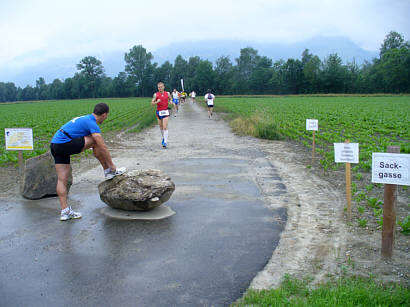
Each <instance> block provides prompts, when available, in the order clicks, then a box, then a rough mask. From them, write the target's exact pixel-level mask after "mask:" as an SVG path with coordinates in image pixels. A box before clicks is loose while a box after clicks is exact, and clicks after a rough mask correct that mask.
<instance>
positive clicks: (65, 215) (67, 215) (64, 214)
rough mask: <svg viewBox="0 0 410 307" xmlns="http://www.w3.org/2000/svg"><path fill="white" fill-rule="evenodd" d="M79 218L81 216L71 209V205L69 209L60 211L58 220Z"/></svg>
mask: <svg viewBox="0 0 410 307" xmlns="http://www.w3.org/2000/svg"><path fill="white" fill-rule="evenodd" d="M80 218H81V213H80V212H75V211H74V210H73V209H71V207H69V210H64V211H61V215H60V221H68V220H71V219H80Z"/></svg>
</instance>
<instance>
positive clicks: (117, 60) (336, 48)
mask: <svg viewBox="0 0 410 307" xmlns="http://www.w3.org/2000/svg"><path fill="white" fill-rule="evenodd" d="M245 47H252V48H254V49H256V50H257V51H258V54H259V55H261V56H267V57H269V58H271V59H272V60H273V61H274V62H275V61H277V60H280V59H283V60H285V61H286V60H287V59H288V58H294V59H300V58H301V56H302V52H303V51H304V50H305V49H309V52H310V53H312V54H314V55H317V56H319V58H320V59H321V60H323V59H324V58H325V57H327V56H329V54H332V53H337V54H338V55H339V56H340V57H341V59H342V60H343V62H344V63H347V62H351V61H353V59H354V60H355V61H356V63H357V64H362V63H364V62H365V61H371V60H372V58H374V57H376V56H377V55H378V51H368V50H364V49H362V48H360V47H359V46H358V45H357V44H355V43H354V42H352V41H351V40H350V39H348V38H346V37H323V36H316V37H313V38H310V39H307V40H304V41H301V42H297V43H290V44H284V43H260V42H252V41H246V40H201V41H188V42H184V43H181V42H176V43H172V44H169V45H167V46H164V47H161V48H158V49H157V50H155V51H151V53H152V54H153V56H154V59H153V62H156V63H158V64H159V65H161V64H162V63H164V62H165V61H169V62H171V63H174V60H175V58H176V57H177V56H178V55H179V54H180V55H182V56H183V57H184V58H185V59H186V60H188V59H189V57H191V56H199V57H200V58H201V59H206V60H209V61H211V62H213V63H215V61H216V60H217V59H218V58H219V57H221V56H228V57H229V58H230V59H231V61H232V63H235V58H237V57H239V55H240V49H242V48H245ZM148 51H149V50H148ZM125 52H128V50H126V51H111V52H99V53H98V55H93V54H84V55H83V56H77V57H66V58H54V59H50V60H48V61H45V62H43V63H40V64H37V65H33V66H31V67H27V68H26V69H22V70H20V71H18V70H17V71H10V70H6V69H3V71H2V70H1V68H0V82H14V83H15V84H16V86H20V87H25V86H26V85H31V86H33V85H35V83H36V80H37V79H38V78H40V77H43V78H44V79H45V80H46V83H51V82H52V81H53V80H54V79H56V78H57V79H62V80H63V79H66V78H69V77H72V76H74V74H75V72H76V71H77V70H76V64H77V63H79V62H80V60H81V59H82V58H83V57H85V56H88V55H92V56H95V57H97V58H98V59H99V60H101V61H102V64H103V66H104V68H105V72H106V75H107V76H109V77H115V76H117V75H118V73H119V72H121V71H124V70H125V61H124V54H125Z"/></svg>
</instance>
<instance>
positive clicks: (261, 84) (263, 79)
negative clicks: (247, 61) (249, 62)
mask: <svg viewBox="0 0 410 307" xmlns="http://www.w3.org/2000/svg"><path fill="white" fill-rule="evenodd" d="M272 74H273V70H272V60H271V59H269V58H268V57H266V56H262V57H258V59H257V62H256V66H255V69H254V70H253V71H252V74H251V75H250V78H249V89H250V91H251V93H253V94H268V93H269V92H270V88H269V80H270V79H271V78H272Z"/></svg>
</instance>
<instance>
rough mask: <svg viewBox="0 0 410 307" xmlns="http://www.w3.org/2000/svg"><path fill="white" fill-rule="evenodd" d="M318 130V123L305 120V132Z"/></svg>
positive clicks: (312, 120)
mask: <svg viewBox="0 0 410 307" xmlns="http://www.w3.org/2000/svg"><path fill="white" fill-rule="evenodd" d="M318 129H319V121H318V120H317V119H307V120H306V130H313V131H317V130H318Z"/></svg>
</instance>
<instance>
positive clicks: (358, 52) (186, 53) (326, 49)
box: [152, 36, 378, 65]
mask: <svg viewBox="0 0 410 307" xmlns="http://www.w3.org/2000/svg"><path fill="white" fill-rule="evenodd" d="M245 47H252V48H254V49H256V50H258V52H259V54H260V55H264V56H267V57H268V58H270V59H272V60H273V61H276V60H280V59H283V60H285V61H286V60H287V59H289V58H294V59H297V58H300V57H301V55H302V52H303V51H304V50H305V49H309V51H310V52H311V53H313V54H315V55H317V56H318V57H319V58H321V59H323V58H325V57H327V56H329V54H332V53H337V54H338V55H339V57H340V58H341V59H342V61H343V62H345V63H347V62H352V61H353V59H354V60H355V62H356V63H357V64H359V65H360V64H363V63H364V62H365V61H369V62H370V61H371V60H372V59H373V58H374V57H376V56H377V55H378V51H368V50H364V49H362V48H360V47H359V46H358V45H356V44H355V43H354V42H352V41H351V40H349V39H348V38H345V37H340V36H338V37H323V36H317V37H314V38H311V39H308V40H305V41H302V42H298V43H292V44H286V43H260V42H251V41H242V40H206V41H196V42H190V41H187V42H182V43H181V42H178V43H174V44H170V45H168V46H165V47H162V48H159V49H158V50H156V51H154V52H153V53H152V54H153V55H154V61H156V62H158V63H159V64H162V63H163V62H165V61H169V62H173V61H174V59H175V58H176V57H177V56H178V55H179V54H180V55H182V56H183V57H184V58H189V57H192V56H199V57H200V58H202V59H207V60H209V61H211V62H213V63H215V62H216V60H217V59H218V58H219V57H221V56H228V57H230V58H231V60H234V59H235V58H237V57H239V52H240V50H241V49H242V48H245Z"/></svg>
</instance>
